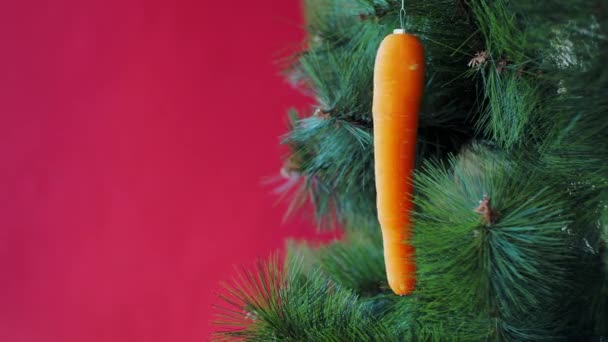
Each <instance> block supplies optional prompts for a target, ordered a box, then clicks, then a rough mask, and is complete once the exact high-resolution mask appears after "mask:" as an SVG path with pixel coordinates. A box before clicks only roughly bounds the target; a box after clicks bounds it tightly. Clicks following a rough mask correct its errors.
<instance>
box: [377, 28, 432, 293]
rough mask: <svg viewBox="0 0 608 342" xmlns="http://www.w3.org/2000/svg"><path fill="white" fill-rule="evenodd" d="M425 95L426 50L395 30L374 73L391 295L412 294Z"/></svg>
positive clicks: (381, 207) (380, 191) (380, 209)
mask: <svg viewBox="0 0 608 342" xmlns="http://www.w3.org/2000/svg"><path fill="white" fill-rule="evenodd" d="M423 90H424V49H423V47H422V44H421V43H420V41H419V40H418V39H417V38H416V37H415V36H413V35H410V34H406V33H404V32H403V30H395V33H393V34H391V35H388V36H387V37H386V38H384V40H383V41H382V44H381V45H380V48H379V50H378V55H377V56H376V65H375V69H374V101H373V109H372V112H373V117H374V156H375V169H376V170H375V171H376V194H377V207H378V219H379V221H380V226H381V228H382V238H383V241H384V260H385V264H386V275H387V278H388V283H389V286H390V287H391V289H392V290H393V292H395V293H396V294H398V295H401V296H403V295H407V294H410V293H411V292H412V291H413V290H414V286H415V283H416V265H415V263H414V247H413V246H412V244H411V239H412V224H411V218H410V212H411V211H412V209H413V203H412V193H413V190H414V189H413V185H412V182H411V177H412V172H413V170H414V162H415V154H416V153H415V152H416V133H417V128H418V111H419V109H420V102H421V100H422V93H423Z"/></svg>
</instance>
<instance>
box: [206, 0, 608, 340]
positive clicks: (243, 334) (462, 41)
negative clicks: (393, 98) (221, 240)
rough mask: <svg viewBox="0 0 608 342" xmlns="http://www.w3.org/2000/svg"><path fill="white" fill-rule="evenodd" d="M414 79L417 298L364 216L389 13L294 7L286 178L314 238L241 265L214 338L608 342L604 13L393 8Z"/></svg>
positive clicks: (310, 1) (346, 0) (574, 2)
mask: <svg viewBox="0 0 608 342" xmlns="http://www.w3.org/2000/svg"><path fill="white" fill-rule="evenodd" d="M405 3H406V18H405V19H406V20H405V24H406V27H405V29H406V31H407V32H410V33H413V34H415V35H417V36H418V37H419V38H420V40H421V41H422V42H423V44H424V46H425V50H426V59H427V76H426V80H427V84H426V88H425V98H424V101H423V106H422V109H421V112H420V127H419V133H418V137H419V141H418V144H417V167H416V172H415V177H414V182H415V189H416V190H415V204H416V209H415V212H414V229H415V232H414V245H415V248H416V263H417V279H418V283H417V287H416V290H415V291H414V293H413V294H412V295H409V296H404V297H398V296H395V295H394V294H393V293H392V292H391V291H390V289H389V288H388V286H387V283H386V275H385V271H384V262H383V253H382V240H381V236H380V228H379V225H378V222H377V217H376V212H375V208H376V205H375V189H374V167H373V146H372V144H373V139H372V124H373V123H372V119H371V118H372V116H371V102H372V88H373V85H372V83H373V82H372V81H373V67H374V59H375V54H376V51H377V49H378V46H379V44H380V41H381V40H382V39H383V37H385V36H386V35H387V34H388V33H390V32H391V31H392V30H393V29H394V28H396V27H398V26H399V9H400V7H401V1H396V0H305V10H306V18H307V26H306V29H307V32H308V39H307V47H306V49H305V50H304V51H302V52H300V53H299V54H297V55H296V56H294V57H293V59H292V60H291V64H290V66H289V68H288V70H287V74H288V76H289V80H290V81H291V82H292V83H293V84H295V85H296V86H297V87H299V88H300V89H302V90H303V91H305V92H306V93H309V94H313V95H314V97H315V99H316V101H317V103H318V106H317V107H316V108H313V109H312V110H311V112H310V113H304V114H300V113H296V112H293V113H291V125H290V131H289V132H288V134H287V135H286V136H285V139H284V142H285V144H287V145H288V146H289V148H290V150H291V154H290V155H289V156H288V157H287V159H286V164H285V168H284V171H285V172H284V173H285V174H286V175H287V176H288V177H291V178H292V179H295V180H297V181H298V182H299V187H298V188H296V189H293V193H292V195H293V197H294V202H293V204H294V208H295V207H298V206H299V205H300V204H302V203H303V202H304V200H305V199H309V200H310V201H311V202H312V204H313V205H314V211H315V215H316V218H317V222H318V225H319V227H320V229H333V228H334V227H335V226H336V225H338V226H341V227H343V229H344V230H345V233H344V235H345V236H344V238H343V239H342V240H340V241H336V242H333V243H331V244H329V245H327V246H323V247H318V248H313V247H311V246H308V245H306V244H303V243H299V244H296V243H290V244H289V246H288V254H287V256H286V257H285V260H284V261H279V259H278V258H276V257H275V258H272V259H271V260H269V261H266V262H260V263H259V265H258V266H257V267H256V268H255V269H253V270H245V271H243V272H242V273H241V274H240V278H239V280H238V281H237V282H236V283H235V284H233V285H232V286H231V287H230V288H229V291H230V295H229V296H226V298H225V299H226V305H225V306H224V307H222V308H219V309H218V310H219V311H218V312H219V314H220V318H219V319H218V322H217V323H218V324H219V325H220V327H219V332H218V334H217V335H216V338H217V339H218V340H232V339H235V340H239V339H242V340H247V341H410V340H415V341H450V340H455V341H543V340H546V341H560V340H567V341H601V340H605V339H607V338H608V249H607V248H606V244H607V241H608V209H607V208H608V68H606V67H605V66H604V63H605V62H606V60H607V58H608V1H607V0H561V1H560V0H544V1H530V0H407V1H406V2H405Z"/></svg>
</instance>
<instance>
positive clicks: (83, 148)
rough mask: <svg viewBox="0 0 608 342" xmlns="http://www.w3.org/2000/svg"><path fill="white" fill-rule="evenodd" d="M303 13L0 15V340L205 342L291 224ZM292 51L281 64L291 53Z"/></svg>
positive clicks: (216, 9) (230, 8)
mask: <svg viewBox="0 0 608 342" xmlns="http://www.w3.org/2000/svg"><path fill="white" fill-rule="evenodd" d="M301 22H302V19H301V13H300V8H299V1H296V0H290V1H285V0H281V1H278V0H258V1H246V0H239V1H204V0H203V1H200V0H154V1H152V0H149V1H137V0H128V1H127V0H121V1H108V0H106V1H103V0H86V1H82V0H74V1H4V2H2V4H1V5H0V42H1V44H2V49H1V50H0V51H1V52H0V86H1V87H0V118H1V119H0V161H1V165H0V220H1V221H0V341H7V342H8V341H10V342H22V341H36V342H38V341H43V342H52V341H61V342H64V341H93V342H94V341H113V342H114V341H116V342H120V341H130V342H132V341H163V342H166V341H205V340H208V339H209V333H210V331H211V327H210V324H209V322H210V320H211V317H212V316H211V308H210V307H211V303H212V302H216V301H217V300H216V299H215V295H214V292H216V291H217V290H218V288H219V287H218V284H219V281H220V280H222V279H223V280H228V279H229V278H230V277H231V275H232V274H233V267H234V265H238V264H243V263H245V264H247V263H251V262H252V261H253V259H254V258H255V257H258V256H266V255H268V254H269V253H270V251H272V250H274V249H276V248H280V247H281V246H283V239H284V238H285V236H288V235H289V236H299V237H303V236H306V235H308V236H310V234H311V232H312V231H313V229H312V228H311V226H312V225H311V224H309V223H307V222H306V221H304V222H305V223H302V222H299V223H298V222H295V223H292V224H282V223H281V217H282V214H283V211H284V209H285V206H284V205H282V206H281V205H279V206H276V205H275V202H276V200H277V197H276V196H274V195H272V194H271V193H270V190H271V187H268V186H263V185H262V179H263V177H265V176H272V175H277V174H278V169H279V168H280V165H281V162H280V155H281V149H280V148H279V147H278V141H279V139H278V137H279V135H280V134H281V133H283V132H284V131H285V128H286V125H285V121H286V120H285V117H286V116H285V113H286V110H287V108H288V107H290V106H292V105H299V106H302V105H305V104H306V103H308V102H309V100H307V99H305V98H304V97H302V96H300V95H298V94H297V92H296V91H295V90H293V89H291V88H290V87H289V86H288V85H286V84H285V83H284V82H283V80H282V78H281V76H280V75H279V70H278V66H277V65H276V63H275V61H276V60H277V58H278V57H280V56H281V55H285V53H286V51H288V50H291V51H294V50H295V49H296V48H297V47H298V46H299V42H300V41H301V40H302V38H303V32H302V30H301V26H302V24H301ZM286 47H287V48H288V49H287V50H285V48H286Z"/></svg>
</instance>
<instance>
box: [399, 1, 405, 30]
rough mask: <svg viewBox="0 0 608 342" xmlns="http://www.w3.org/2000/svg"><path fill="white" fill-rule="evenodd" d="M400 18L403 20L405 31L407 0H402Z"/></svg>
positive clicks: (402, 24)
mask: <svg viewBox="0 0 608 342" xmlns="http://www.w3.org/2000/svg"><path fill="white" fill-rule="evenodd" d="M399 20H400V21H401V29H402V30H404V31H405V0H401V10H399Z"/></svg>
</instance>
